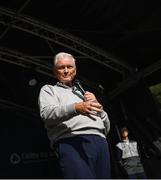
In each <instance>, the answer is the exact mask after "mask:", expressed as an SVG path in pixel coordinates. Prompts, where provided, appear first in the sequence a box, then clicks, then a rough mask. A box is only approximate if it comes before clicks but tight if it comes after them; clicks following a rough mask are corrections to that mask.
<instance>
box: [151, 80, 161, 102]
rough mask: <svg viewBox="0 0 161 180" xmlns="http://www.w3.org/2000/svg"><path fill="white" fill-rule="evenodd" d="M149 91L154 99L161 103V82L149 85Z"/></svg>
mask: <svg viewBox="0 0 161 180" xmlns="http://www.w3.org/2000/svg"><path fill="white" fill-rule="evenodd" d="M150 91H151V92H152V95H153V97H154V99H155V101H156V102H157V103H159V104H161V83H159V84H156V85H154V86H151V87H150Z"/></svg>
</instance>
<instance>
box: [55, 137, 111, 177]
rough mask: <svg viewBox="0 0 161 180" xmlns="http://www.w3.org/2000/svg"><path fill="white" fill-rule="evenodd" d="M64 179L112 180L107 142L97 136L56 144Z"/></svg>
mask: <svg viewBox="0 0 161 180" xmlns="http://www.w3.org/2000/svg"><path fill="white" fill-rule="evenodd" d="M55 150H56V152H57V154H58V159H59V165H60V168H61V172H62V175H63V178H68V179H89V178H91V179H97V178H99V179H110V178H111V166H110V154H109V147H108V143H107V140H106V139H105V138H102V137H100V136H97V135H79V136H75V137H70V138H64V139H62V140H59V141H58V142H57V143H56V144H55Z"/></svg>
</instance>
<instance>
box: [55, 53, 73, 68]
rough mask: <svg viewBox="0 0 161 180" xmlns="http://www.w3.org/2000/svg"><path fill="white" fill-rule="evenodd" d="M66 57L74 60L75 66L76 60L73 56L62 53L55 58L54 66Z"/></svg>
mask: <svg viewBox="0 0 161 180" xmlns="http://www.w3.org/2000/svg"><path fill="white" fill-rule="evenodd" d="M66 57H70V58H71V59H72V60H73V63H74V65H75V58H74V57H73V56H72V55H71V54H69V53H65V52H60V53H58V54H56V55H55V57H54V66H56V64H57V63H58V61H59V60H60V59H64V58H66ZM75 66H76V65H75Z"/></svg>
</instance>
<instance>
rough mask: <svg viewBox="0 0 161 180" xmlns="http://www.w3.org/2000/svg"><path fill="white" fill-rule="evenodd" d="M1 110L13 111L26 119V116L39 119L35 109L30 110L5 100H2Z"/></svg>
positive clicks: (0, 102)
mask: <svg viewBox="0 0 161 180" xmlns="http://www.w3.org/2000/svg"><path fill="white" fill-rule="evenodd" d="M0 109H2V110H7V111H8V110H10V111H13V112H14V113H18V114H21V115H22V116H24V117H26V115H29V116H30V117H33V118H39V117H40V116H39V112H38V111H36V110H34V109H33V108H32V109H31V108H29V107H26V106H23V105H20V104H17V103H13V102H11V101H8V100H5V99H0Z"/></svg>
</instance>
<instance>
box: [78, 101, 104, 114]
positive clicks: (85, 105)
mask: <svg viewBox="0 0 161 180" xmlns="http://www.w3.org/2000/svg"><path fill="white" fill-rule="evenodd" d="M75 110H76V111H77V112H78V113H80V114H83V115H87V116H90V115H97V114H98V113H101V112H102V105H101V104H100V103H98V102H92V101H85V102H80V103H75Z"/></svg>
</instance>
